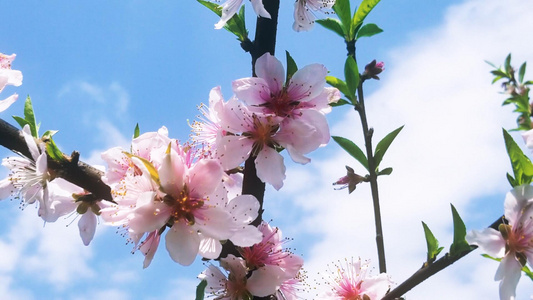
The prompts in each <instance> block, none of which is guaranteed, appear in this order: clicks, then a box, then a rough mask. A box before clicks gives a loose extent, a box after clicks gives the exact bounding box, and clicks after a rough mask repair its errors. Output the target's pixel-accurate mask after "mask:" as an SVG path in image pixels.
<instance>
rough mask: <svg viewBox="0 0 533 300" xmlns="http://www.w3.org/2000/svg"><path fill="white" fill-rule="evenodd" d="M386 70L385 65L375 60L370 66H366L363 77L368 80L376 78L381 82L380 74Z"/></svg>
mask: <svg viewBox="0 0 533 300" xmlns="http://www.w3.org/2000/svg"><path fill="white" fill-rule="evenodd" d="M383 70H385V63H384V62H382V61H380V62H376V60H375V59H374V60H373V61H371V62H370V63H369V64H368V65H366V66H365V71H364V72H363V76H364V77H366V78H367V79H368V78H374V79H377V80H379V77H378V74H380V73H381V72H383Z"/></svg>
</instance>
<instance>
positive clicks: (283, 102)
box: [263, 89, 300, 117]
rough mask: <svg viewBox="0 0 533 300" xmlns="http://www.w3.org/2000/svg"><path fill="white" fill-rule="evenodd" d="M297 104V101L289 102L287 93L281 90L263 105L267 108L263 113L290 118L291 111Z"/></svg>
mask: <svg viewBox="0 0 533 300" xmlns="http://www.w3.org/2000/svg"><path fill="white" fill-rule="evenodd" d="M299 103H300V102H299V101H293V100H291V99H290V98H289V95H288V94H287V91H286V90H285V89H283V91H281V92H280V93H279V94H278V95H272V97H271V98H270V101H269V102H267V103H265V104H263V105H264V107H265V108H267V111H265V113H271V114H274V115H276V116H280V117H290V115H291V114H292V111H293V110H294V108H295V107H296V106H298V104H299Z"/></svg>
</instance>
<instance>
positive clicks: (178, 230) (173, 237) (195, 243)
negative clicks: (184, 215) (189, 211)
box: [165, 221, 200, 266]
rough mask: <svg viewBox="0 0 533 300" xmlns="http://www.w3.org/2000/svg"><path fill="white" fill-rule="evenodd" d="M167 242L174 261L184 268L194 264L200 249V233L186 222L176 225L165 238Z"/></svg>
mask: <svg viewBox="0 0 533 300" xmlns="http://www.w3.org/2000/svg"><path fill="white" fill-rule="evenodd" d="M165 242H166V247H167V251H168V254H170V257H171V258H172V260H174V261H175V262H177V263H179V264H180V265H183V266H189V265H191V264H192V263H193V262H194V259H195V258H196V255H197V254H198V248H199V247H200V237H199V236H198V233H196V230H194V229H193V228H192V227H191V226H189V225H187V224H186V223H185V222H184V221H179V222H176V223H174V225H173V226H172V228H171V229H170V230H169V231H168V232H167V235H166V236H165Z"/></svg>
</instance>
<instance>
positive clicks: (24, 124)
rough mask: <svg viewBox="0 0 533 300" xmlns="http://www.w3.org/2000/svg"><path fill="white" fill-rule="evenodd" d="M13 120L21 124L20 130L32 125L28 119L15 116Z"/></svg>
mask: <svg viewBox="0 0 533 300" xmlns="http://www.w3.org/2000/svg"><path fill="white" fill-rule="evenodd" d="M13 119H14V120H15V121H16V122H17V123H18V124H19V126H20V128H24V126H26V125H29V124H30V123H29V122H28V121H26V119H24V118H21V117H19V116H13Z"/></svg>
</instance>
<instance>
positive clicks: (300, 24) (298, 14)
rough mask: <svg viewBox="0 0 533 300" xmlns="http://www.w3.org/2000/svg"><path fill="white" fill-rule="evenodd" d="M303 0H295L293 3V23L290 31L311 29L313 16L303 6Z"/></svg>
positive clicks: (304, 2)
mask: <svg viewBox="0 0 533 300" xmlns="http://www.w3.org/2000/svg"><path fill="white" fill-rule="evenodd" d="M305 4H306V1H305V0H297V1H296V2H295V3H294V23H293V24H292V29H293V30H294V31H297V32H299V31H308V30H310V29H311V28H313V24H314V22H315V16H314V15H313V14H312V13H311V12H310V11H309V10H308V9H307V7H306V6H305Z"/></svg>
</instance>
